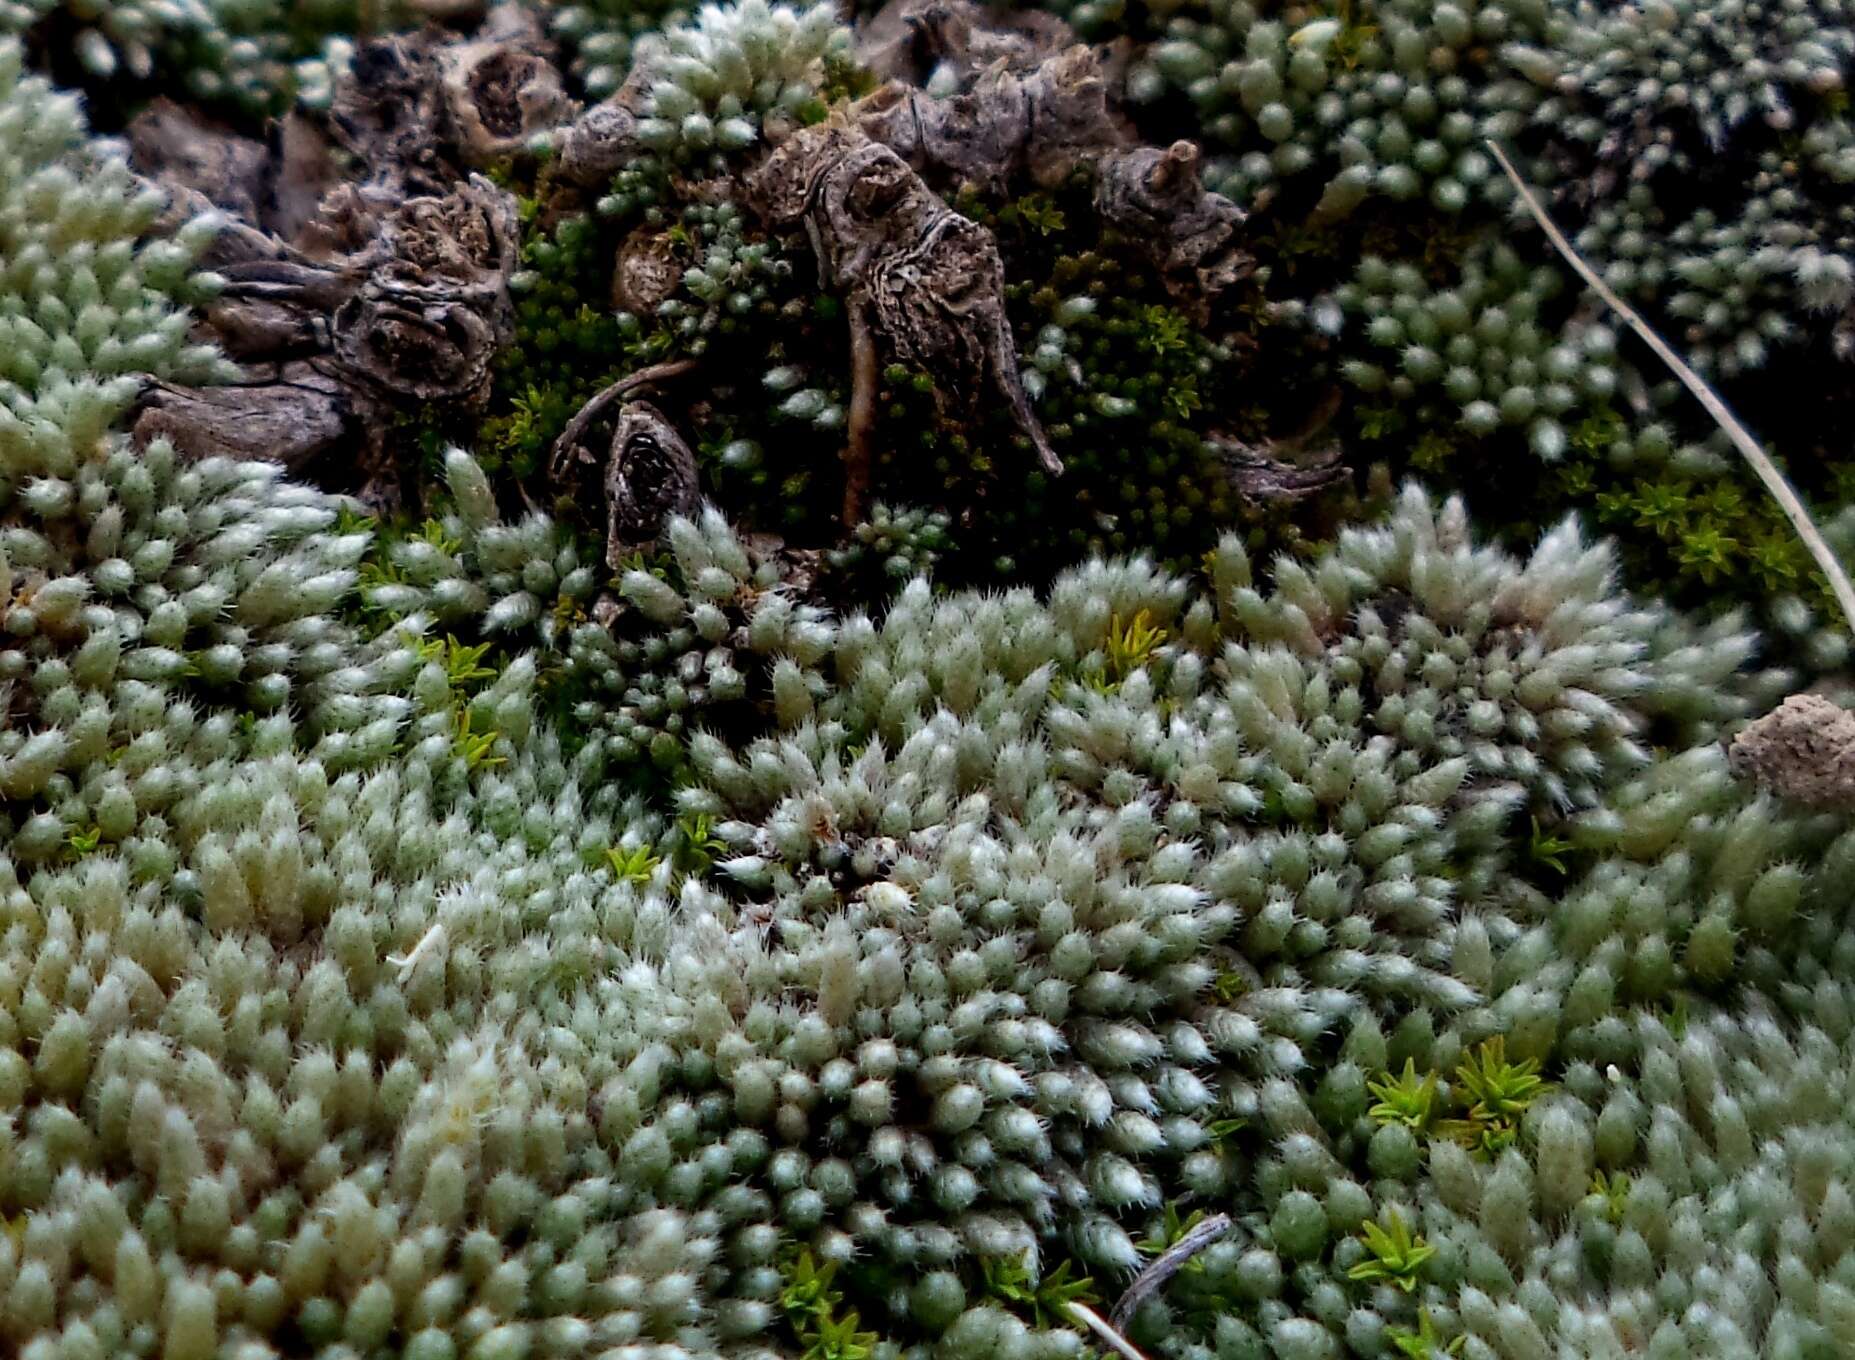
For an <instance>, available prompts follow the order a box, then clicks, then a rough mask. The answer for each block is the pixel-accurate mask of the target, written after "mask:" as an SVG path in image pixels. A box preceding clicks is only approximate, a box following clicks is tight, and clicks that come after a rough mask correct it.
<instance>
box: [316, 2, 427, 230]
mask: <svg viewBox="0 0 1855 1360" xmlns="http://www.w3.org/2000/svg"><path fill="white" fill-rule="evenodd" d="M444 41H445V34H444V31H443V30H442V29H438V28H425V29H422V30H420V31H419V32H416V33H405V34H399V35H397V36H394V37H390V38H375V39H373V40H371V41H369V42H363V43H360V44H359V45H357V46H356V47H355V49H354V57H353V59H352V61H351V62H350V63H349V69H348V73H347V74H346V76H345V77H344V78H343V79H342V80H340V81H339V82H338V83H337V84H336V87H335V97H334V100H333V102H332V103H331V104H330V107H329V115H328V117H329V127H330V129H331V131H332V132H333V133H334V136H335V140H336V142H337V143H338V144H339V145H340V146H341V147H342V149H343V150H345V151H347V152H348V153H349V154H350V155H352V156H353V157H355V159H356V160H358V161H359V162H360V163H361V164H362V165H363V166H365V167H366V172H367V173H366V178H367V179H368V180H369V181H371V182H372V183H373V184H376V185H379V186H380V187H382V188H384V189H386V190H388V191H389V192H390V193H392V194H393V195H394V196H395V197H399V198H411V197H415V196H421V195H434V194H442V193H444V192H445V191H446V190H447V189H449V188H450V187H451V185H452V184H453V183H454V182H456V180H457V178H458V175H457V171H456V167H455V166H453V165H452V164H451V163H450V157H449V156H448V155H447V154H446V150H447V148H446V145H445V143H446V142H447V140H448V138H447V136H446V118H447V110H446V108H445V99H444V91H443V64H442V58H441V51H440V49H441V47H442V45H443V44H444Z"/></svg>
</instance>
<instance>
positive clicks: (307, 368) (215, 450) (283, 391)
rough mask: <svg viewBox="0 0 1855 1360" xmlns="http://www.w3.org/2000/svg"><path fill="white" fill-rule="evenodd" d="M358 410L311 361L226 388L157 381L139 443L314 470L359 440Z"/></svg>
mask: <svg viewBox="0 0 1855 1360" xmlns="http://www.w3.org/2000/svg"><path fill="white" fill-rule="evenodd" d="M355 425H356V422H355V416H354V410H353V405H352V403H351V402H350V400H349V399H348V394H347V392H346V389H345V388H344V387H343V386H342V384H341V383H340V382H338V381H337V380H336V379H334V378H332V377H330V376H329V375H328V374H326V373H322V372H320V371H318V370H317V369H316V368H315V366H314V365H312V364H310V363H307V362H297V363H292V364H286V365H283V366H282V367H281V368H280V369H278V370H276V371H275V372H274V373H271V374H269V375H264V374H258V375H253V376H252V377H251V378H250V379H249V380H248V381H246V382H243V383H236V384H229V385H227V386H223V387H175V386H171V385H169V384H167V383H163V382H156V383H154V384H152V385H151V387H150V388H149V390H148V391H147V392H146V393H145V394H144V395H143V397H142V403H141V411H140V414H139V415H137V417H136V420H135V430H134V433H135V438H136V439H137V440H138V441H139V442H141V443H143V444H146V443H148V442H149V441H150V440H153V439H157V438H165V439H167V440H169V441H170V442H171V443H172V444H173V445H174V447H175V448H177V449H180V450H181V451H183V452H185V453H186V454H188V455H189V456H191V457H195V458H207V457H228V458H239V459H251V460H257V461H261V462H269V463H279V464H282V465H283V466H284V467H285V468H287V469H288V470H289V471H290V472H292V473H300V472H302V471H304V470H305V469H307V468H309V467H311V466H313V465H314V464H315V463H316V462H317V461H319V460H320V459H321V458H323V457H324V456H325V455H327V454H328V453H330V452H331V451H333V450H335V449H336V448H338V447H340V446H341V445H342V444H343V443H344V442H345V441H347V440H349V439H351V438H352V437H353V435H354V434H355Z"/></svg>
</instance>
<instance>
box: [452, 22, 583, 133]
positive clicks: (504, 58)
mask: <svg viewBox="0 0 1855 1360" xmlns="http://www.w3.org/2000/svg"><path fill="white" fill-rule="evenodd" d="M548 51H549V49H548V45H547V43H546V41H545V39H544V38H543V36H542V32H541V21H540V18H539V17H538V15H537V14H536V13H535V12H534V11H533V10H530V9H525V8H523V7H521V6H518V5H499V6H497V7H496V8H495V9H494V10H492V11H491V13H490V17H489V20H488V22H487V23H486V24H485V25H484V27H483V30H482V31H481V32H480V33H478V34H477V35H476V36H475V37H473V38H472V39H471V40H470V41H468V42H464V43H455V44H452V45H451V46H449V47H446V48H445V49H444V50H443V52H442V54H441V57H440V67H441V69H442V71H443V73H444V74H443V89H444V98H445V105H446V109H447V111H448V113H449V115H450V122H451V135H452V137H453V138H454V139H455V141H456V144H457V148H458V151H459V153H460V154H461V155H462V157H463V159H464V161H465V162H466V163H467V164H469V165H472V166H475V167H477V168H479V169H481V168H484V167H486V166H488V165H490V164H492V163H493V162H495V161H498V160H502V159H504V158H506V157H508V156H512V155H515V154H516V153H517V152H519V151H521V150H522V149H523V148H524V147H525V145H526V144H527V142H528V139H529V138H530V137H532V136H533V135H534V134H535V133H537V132H543V131H546V130H548V129H550V128H554V127H557V126H559V125H560V124H561V123H564V122H566V121H567V119H569V118H570V117H572V116H573V113H574V111H575V107H576V106H575V105H574V103H573V101H572V100H571V99H569V98H568V96H567V92H566V90H565V89H564V88H563V87H562V85H561V83H560V72H559V71H558V70H557V69H556V68H555V66H554V63H553V62H552V61H550V60H549V59H548Z"/></svg>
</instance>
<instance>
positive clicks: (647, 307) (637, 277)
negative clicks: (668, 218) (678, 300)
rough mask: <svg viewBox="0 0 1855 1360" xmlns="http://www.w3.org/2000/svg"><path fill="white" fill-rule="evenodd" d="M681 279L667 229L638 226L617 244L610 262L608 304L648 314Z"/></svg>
mask: <svg viewBox="0 0 1855 1360" xmlns="http://www.w3.org/2000/svg"><path fill="white" fill-rule="evenodd" d="M682 281H683V267H682V265H680V264H679V263H677V259H676V243H675V241H674V240H673V239H672V238H671V235H670V233H669V232H667V231H661V230H658V229H656V228H652V227H639V228H638V229H637V230H636V231H634V232H632V233H631V234H630V235H629V236H627V237H626V238H625V239H624V240H623V241H622V242H620V243H619V247H618V257H617V259H616V260H615V261H614V262H613V265H612V305H613V306H614V307H615V308H617V309H618V310H619V311H621V312H633V313H636V314H637V315H639V316H650V315H651V314H652V313H654V312H655V311H656V310H657V308H658V305H659V304H661V303H663V302H665V301H666V300H668V299H669V297H670V296H671V295H672V294H673V293H675V292H676V290H677V287H678V285H680V284H681V283H682Z"/></svg>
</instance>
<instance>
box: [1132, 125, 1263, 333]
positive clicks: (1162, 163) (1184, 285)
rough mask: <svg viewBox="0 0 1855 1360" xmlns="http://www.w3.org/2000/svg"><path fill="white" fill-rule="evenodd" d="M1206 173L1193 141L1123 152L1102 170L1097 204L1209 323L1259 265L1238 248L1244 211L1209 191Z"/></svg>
mask: <svg viewBox="0 0 1855 1360" xmlns="http://www.w3.org/2000/svg"><path fill="white" fill-rule="evenodd" d="M1198 167H1199V157H1198V148H1197V147H1196V146H1194V145H1193V144H1192V143H1190V142H1183V141H1181V142H1174V143H1173V144H1172V145H1171V146H1169V147H1167V148H1166V149H1165V150H1164V151H1160V150H1158V149H1156V148H1154V147H1138V148H1136V149H1134V150H1131V151H1121V152H1116V153H1115V154H1113V155H1111V156H1107V157H1104V158H1103V160H1102V162H1101V165H1100V167H1099V179H1098V180H1097V181H1096V186H1095V206H1096V208H1097V209H1098V210H1099V211H1100V213H1101V215H1102V217H1103V219H1104V220H1105V221H1107V222H1108V223H1110V224H1112V225H1113V226H1114V227H1116V228H1117V229H1118V230H1120V231H1121V232H1123V233H1125V234H1126V236H1127V238H1128V240H1129V241H1130V242H1131V243H1132V244H1133V245H1135V246H1137V247H1138V248H1139V249H1141V250H1142V251H1143V252H1144V253H1145V254H1146V255H1147V257H1148V258H1149V259H1150V260H1151V261H1152V262H1153V265H1154V267H1155V268H1156V269H1157V270H1158V271H1159V274H1160V277H1161V279H1162V280H1163V281H1164V282H1165V285H1166V290H1167V291H1168V292H1169V293H1171V294H1172V296H1173V298H1174V299H1175V300H1176V301H1178V302H1179V303H1180V304H1181V305H1183V306H1185V307H1186V308H1187V310H1188V311H1191V312H1192V313H1193V314H1194V315H1195V317H1196V319H1197V320H1198V321H1199V323H1200V324H1203V322H1204V321H1205V319H1206V314H1207V311H1208V303H1209V300H1210V299H1211V298H1214V297H1216V296H1217V295H1218V294H1219V293H1221V292H1223V291H1224V290H1225V289H1226V288H1228V287H1230V286H1231V285H1232V284H1234V283H1236V282H1237V281H1238V280H1239V279H1242V278H1245V277H1247V276H1248V275H1249V274H1250V273H1251V272H1252V271H1253V270H1254V269H1255V267H1256V261H1255V259H1254V258H1253V257H1252V256H1251V255H1249V254H1248V253H1247V252H1246V251H1244V250H1242V249H1241V248H1240V247H1239V245H1238V243H1237V233H1238V228H1240V227H1241V226H1242V225H1243V221H1244V213H1243V210H1242V209H1241V208H1239V207H1237V205H1236V204H1234V203H1232V202H1231V201H1230V200H1229V199H1227V198H1225V197H1224V196H1223V195H1222V194H1214V193H1210V192H1208V191H1207V190H1206V189H1205V187H1204V185H1203V183H1202V182H1201V181H1200V180H1199V175H1198Z"/></svg>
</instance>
